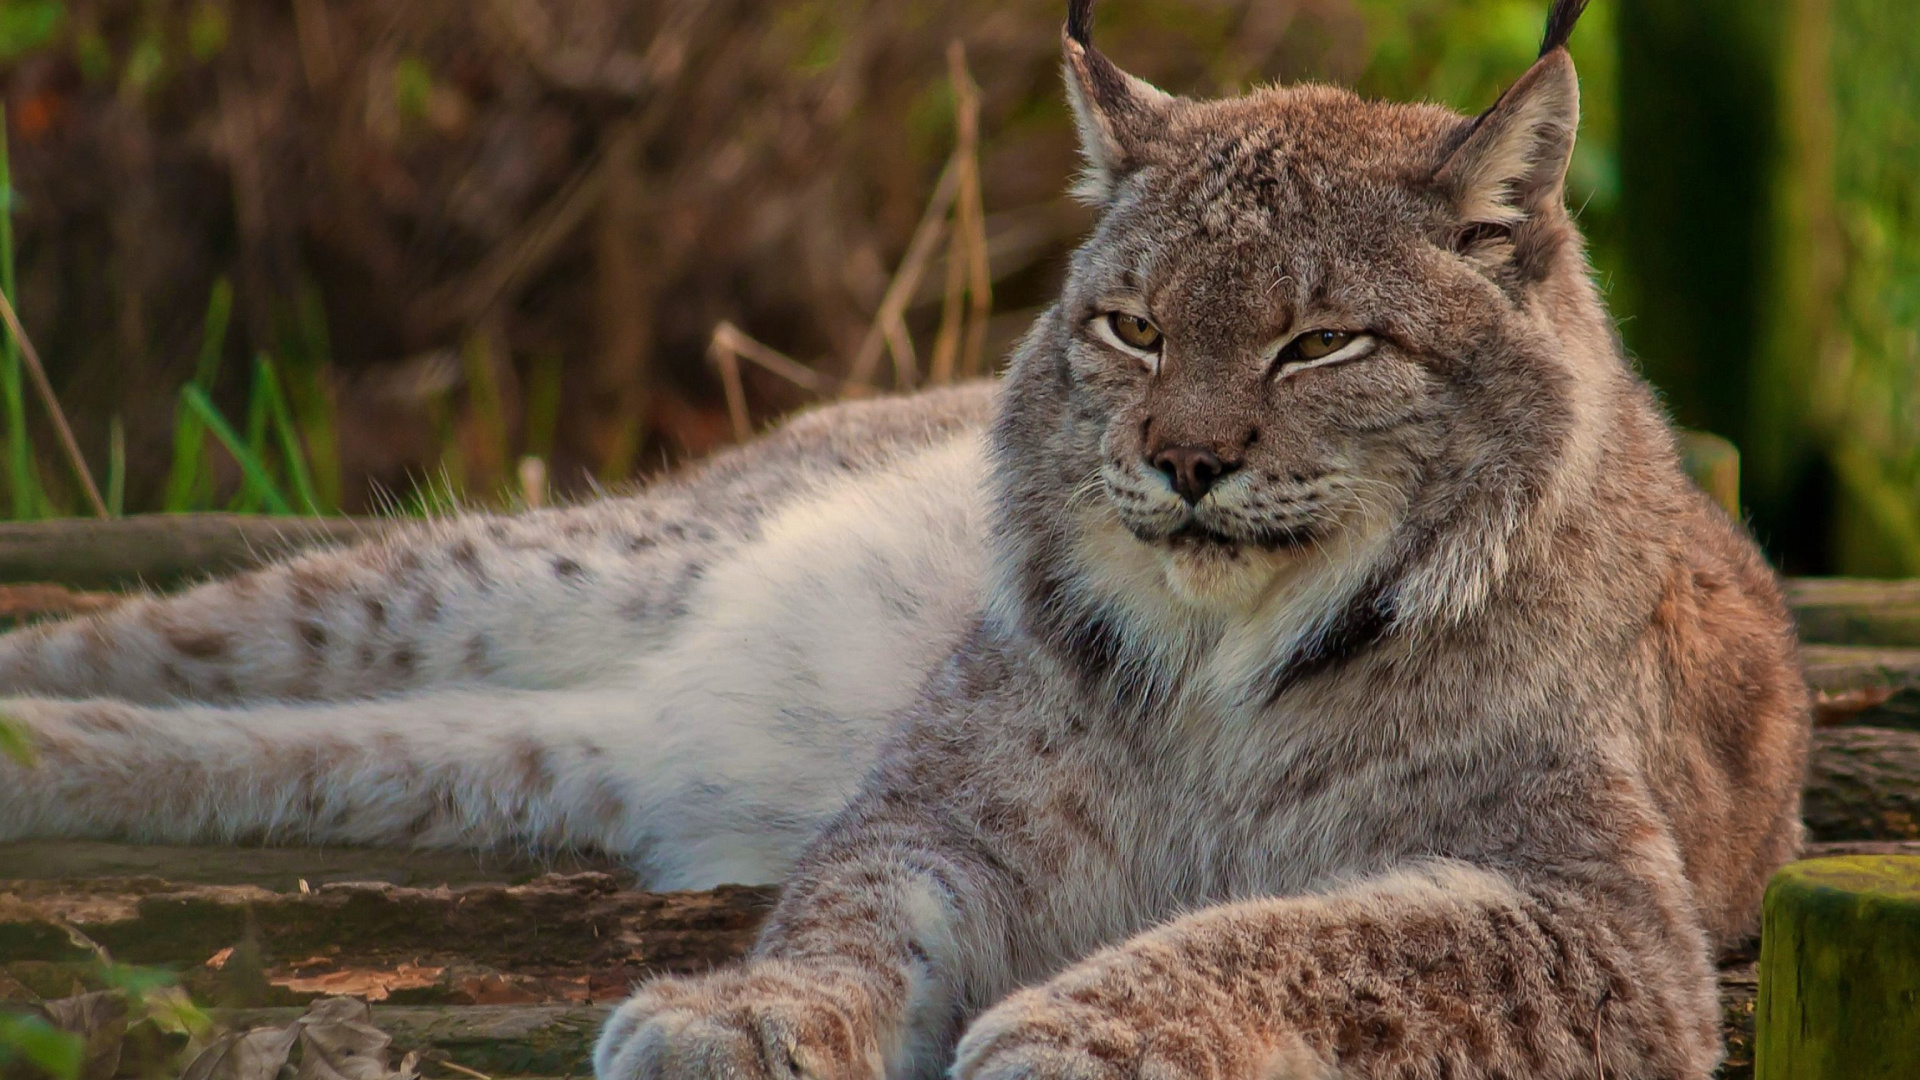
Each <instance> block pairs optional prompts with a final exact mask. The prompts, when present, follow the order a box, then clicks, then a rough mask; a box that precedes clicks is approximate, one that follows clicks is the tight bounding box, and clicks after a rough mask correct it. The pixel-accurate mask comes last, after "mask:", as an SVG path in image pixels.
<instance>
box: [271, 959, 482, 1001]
mask: <svg viewBox="0 0 1920 1080" xmlns="http://www.w3.org/2000/svg"><path fill="white" fill-rule="evenodd" d="M446 970H447V969H446V968H443V967H422V966H420V965H417V964H401V965H400V966H399V967H396V968H390V969H388V968H347V969H345V970H342V971H328V972H324V973H322V974H319V975H269V976H268V977H267V981H268V982H270V983H272V984H273V985H275V986H281V987H285V988H286V989H288V990H292V991H293V992H294V993H296V994H337V995H350V996H353V997H362V998H365V999H367V1000H368V1001H385V1000H387V998H388V996H389V995H391V994H392V993H393V992H394V991H395V990H418V989H421V988H422V987H427V986H433V985H435V984H436V983H438V982H439V981H440V976H441V975H442V974H444V973H445V972H446Z"/></svg>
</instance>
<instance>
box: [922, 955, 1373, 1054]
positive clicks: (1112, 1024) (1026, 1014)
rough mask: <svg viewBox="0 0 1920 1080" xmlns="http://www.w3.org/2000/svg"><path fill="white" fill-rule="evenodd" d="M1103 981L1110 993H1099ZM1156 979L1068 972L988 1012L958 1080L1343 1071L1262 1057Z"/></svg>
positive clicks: (971, 1038) (1291, 1050) (966, 1050)
mask: <svg viewBox="0 0 1920 1080" xmlns="http://www.w3.org/2000/svg"><path fill="white" fill-rule="evenodd" d="M1103 981H1104V982H1106V983H1107V985H1105V986H1098V985H1094V984H1097V983H1100V982H1103ZM1170 989H1171V988H1166V987H1160V986H1156V985H1155V984H1154V982H1153V981H1151V980H1143V981H1140V982H1139V983H1138V984H1137V985H1126V984H1125V983H1124V982H1122V981H1120V980H1111V979H1109V980H1102V979H1101V978H1100V977H1099V976H1093V977H1091V978H1089V977H1086V976H1083V975H1080V973H1077V972H1068V973H1067V974H1066V975H1064V976H1062V977H1061V978H1060V979H1058V980H1056V981H1055V982H1054V983H1052V984H1049V985H1047V986H1043V987H1040V988H1038V989H1035V990H1027V991H1023V992H1021V993H1018V994H1015V995H1014V996H1012V997H1010V998H1008V999H1007V1000H1006V1001H1004V1002H1002V1003H1000V1004H999V1005H997V1006H995V1007H994V1008H993V1009H991V1010H989V1011H988V1012H987V1013H986V1014H985V1015H983V1016H981V1017H980V1019H979V1020H977V1021H975V1022H974V1024H973V1026H972V1027H971V1028H969V1029H968V1031H967V1035H966V1037H965V1038H964V1039H962V1040H961V1041H960V1046H959V1049H958V1051H957V1052H956V1059H955V1062H954V1067H953V1076H954V1078H955V1080H1329V1078H1331V1077H1333V1076H1335V1075H1336V1073H1335V1072H1334V1071H1333V1070H1332V1069H1331V1068H1329V1067H1328V1066H1327V1065H1326V1063H1325V1062H1324V1061H1323V1060H1322V1059H1321V1058H1320V1057H1319V1056H1318V1055H1316V1054H1314V1053H1313V1052H1312V1051H1310V1050H1308V1049H1307V1048H1306V1046H1305V1045H1304V1044H1301V1043H1300V1042H1299V1041H1298V1040H1295V1039H1288V1040H1287V1043H1288V1045H1285V1046H1283V1047H1279V1048H1268V1049H1258V1048H1255V1047H1253V1046H1250V1045H1249V1044H1248V1040H1247V1039H1246V1038H1245V1037H1244V1036H1240V1035H1238V1034H1237V1033H1231V1032H1229V1031H1227V1030H1223V1026H1222V1025H1221V1024H1219V1023H1218V1022H1216V1021H1215V1019H1214V1018H1212V1017H1210V1016H1208V1015H1206V1014H1205V1013H1204V1012H1201V1011H1190V1010H1187V1009H1184V1008H1181V1007H1179V1005H1178V1004H1177V1001H1176V1000H1175V999H1177V997H1178V995H1177V993H1167V992H1164V991H1167V990H1170Z"/></svg>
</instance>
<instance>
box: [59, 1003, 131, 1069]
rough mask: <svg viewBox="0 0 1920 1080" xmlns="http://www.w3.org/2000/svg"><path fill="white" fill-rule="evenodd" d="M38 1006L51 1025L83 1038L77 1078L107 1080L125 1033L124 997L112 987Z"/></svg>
mask: <svg viewBox="0 0 1920 1080" xmlns="http://www.w3.org/2000/svg"><path fill="white" fill-rule="evenodd" d="M40 1008H41V1009H42V1010H43V1011H44V1012H45V1013H46V1016H47V1019H48V1020H49V1021H51V1022H52V1023H53V1026H54V1027H57V1028H59V1029H60V1030H61V1031H65V1032H70V1033H72V1034H74V1035H78V1036H80V1038H81V1039H82V1040H83V1041H84V1044H85V1049H84V1050H83V1051H82V1053H81V1058H80V1072H79V1074H78V1076H79V1080H110V1078H111V1077H112V1076H113V1071H114V1070H115V1069H116V1068H118V1067H119V1065H120V1044H121V1042H122V1041H124V1040H125V1039H126V1036H127V999H126V998H124V997H122V996H121V995H120V994H118V993H115V992H114V991H112V990H96V991H94V992H93V993H91V994H80V995H78V996H77V997H69V998H56V999H55V1000H53V1001H48V1002H43V1003H42V1004H41V1006H40Z"/></svg>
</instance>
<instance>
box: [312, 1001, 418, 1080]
mask: <svg viewBox="0 0 1920 1080" xmlns="http://www.w3.org/2000/svg"><path fill="white" fill-rule="evenodd" d="M301 1024H302V1027H301V1031H300V1066H299V1069H298V1070H297V1071H296V1072H295V1074H294V1075H295V1077H296V1080H388V1078H390V1077H393V1076H395V1075H396V1074H395V1073H394V1071H393V1070H392V1069H390V1068H388V1067H387V1054H388V1051H389V1049H390V1048H391V1047H392V1046H393V1037H392V1036H390V1035H388V1034H387V1033H386V1032H384V1031H381V1030H380V1029H379V1028H377V1027H374V1026H373V1010H372V1008H370V1007H369V1006H368V1005H367V1003H366V1002H364V1001H360V1000H357V999H355V998H325V999H322V1000H320V1001H316V1002H314V1003H313V1004H312V1005H311V1006H310V1007H309V1008H308V1009H307V1015H306V1016H304V1017H302V1018H301Z"/></svg>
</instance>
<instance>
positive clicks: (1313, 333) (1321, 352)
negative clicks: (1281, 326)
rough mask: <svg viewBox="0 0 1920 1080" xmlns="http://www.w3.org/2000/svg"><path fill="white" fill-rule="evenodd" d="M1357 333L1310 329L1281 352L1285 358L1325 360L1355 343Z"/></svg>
mask: <svg viewBox="0 0 1920 1080" xmlns="http://www.w3.org/2000/svg"><path fill="white" fill-rule="evenodd" d="M1357 336H1358V335H1356V334H1351V333H1348V332H1347V331H1345V330H1309V331H1307V332H1306V333H1304V334H1301V335H1300V336H1299V337H1297V338H1294V339H1293V341H1292V342H1291V343H1289V344H1288V345H1287V347H1286V350H1285V351H1284V352H1282V353H1281V358H1282V359H1284V360H1324V359H1326V358H1327V357H1329V356H1332V355H1333V354H1334V353H1337V352H1339V351H1340V350H1341V349H1344V348H1346V347H1347V346H1348V345H1350V344H1352V343H1353V339H1354V338H1355V337H1357Z"/></svg>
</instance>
